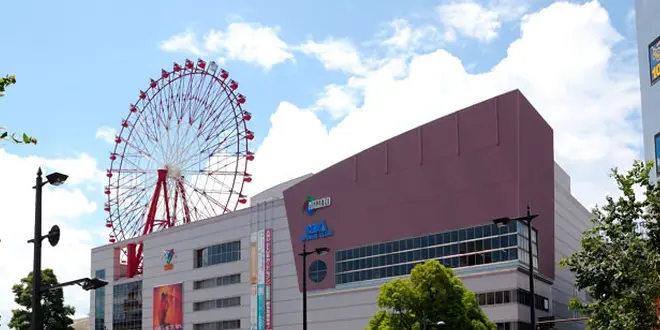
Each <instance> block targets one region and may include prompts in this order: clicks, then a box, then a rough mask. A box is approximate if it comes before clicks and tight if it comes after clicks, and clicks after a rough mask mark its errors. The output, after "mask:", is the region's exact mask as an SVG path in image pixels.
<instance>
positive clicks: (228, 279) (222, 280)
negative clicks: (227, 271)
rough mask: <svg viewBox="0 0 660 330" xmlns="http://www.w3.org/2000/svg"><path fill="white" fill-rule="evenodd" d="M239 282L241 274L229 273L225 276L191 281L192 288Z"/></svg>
mask: <svg viewBox="0 0 660 330" xmlns="http://www.w3.org/2000/svg"><path fill="white" fill-rule="evenodd" d="M238 283H241V274H231V275H226V276H220V277H214V278H208V279H205V280H200V281H195V282H193V290H200V289H209V288H215V287H218V286H224V285H230V284H238Z"/></svg>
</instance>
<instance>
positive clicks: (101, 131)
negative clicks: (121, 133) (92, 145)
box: [96, 126, 117, 144]
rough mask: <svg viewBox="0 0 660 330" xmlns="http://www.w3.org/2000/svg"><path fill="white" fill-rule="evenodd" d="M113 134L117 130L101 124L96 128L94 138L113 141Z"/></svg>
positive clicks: (115, 133) (112, 142) (111, 142)
mask: <svg viewBox="0 0 660 330" xmlns="http://www.w3.org/2000/svg"><path fill="white" fill-rule="evenodd" d="M115 135H117V130H116V129H114V128H112V127H107V126H103V127H99V128H98V129H97V130H96V138H97V139H101V140H103V141H105V142H108V143H110V144H114V143H115Z"/></svg>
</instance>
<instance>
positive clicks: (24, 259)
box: [0, 149, 107, 329]
mask: <svg viewBox="0 0 660 330" xmlns="http://www.w3.org/2000/svg"><path fill="white" fill-rule="evenodd" d="M40 166H41V167H42V169H43V172H44V175H45V174H47V173H51V172H54V171H58V172H62V173H66V174H69V175H70V177H69V179H68V180H67V182H66V183H65V184H64V185H62V186H59V187H51V186H49V185H46V186H44V192H43V232H44V234H45V233H46V232H48V230H49V229H50V227H51V226H52V225H54V224H57V225H59V226H60V228H61V232H62V238H61V240H60V242H59V244H58V245H57V246H56V247H51V246H50V245H49V244H48V243H47V242H45V244H44V246H43V259H42V267H43V268H52V269H53V270H54V271H55V274H56V275H57V277H58V279H59V280H60V281H62V282H63V281H68V280H73V279H77V278H81V277H87V276H89V271H90V249H91V248H92V247H93V246H94V245H95V244H94V243H95V242H97V240H98V237H96V236H95V235H92V234H90V233H89V232H87V230H85V229H81V226H82V225H83V223H84V222H83V221H81V220H83V219H84V218H85V217H86V216H89V215H90V214H91V213H92V212H94V211H95V210H96V209H97V205H96V204H95V203H94V202H93V201H91V200H89V199H88V198H87V197H86V196H85V195H84V194H83V192H82V191H81V187H87V186H88V185H93V186H96V187H100V186H101V185H102V178H103V173H102V172H101V171H100V170H99V169H98V168H97V164H96V161H94V159H93V158H91V157H90V156H88V155H85V154H83V155H79V156H78V157H75V158H58V159H44V158H39V157H34V156H30V157H20V156H16V155H13V154H11V153H8V152H7V151H5V150H3V149H0V173H5V174H10V175H5V176H4V177H3V186H4V187H5V188H6V189H2V190H0V200H2V202H3V204H2V205H3V207H2V219H3V221H0V239H1V240H2V241H1V243H0V259H1V260H2V263H3V265H4V267H3V268H2V271H0V314H1V315H2V327H0V329H7V328H6V324H7V323H9V320H10V319H11V309H12V308H16V306H15V304H14V301H13V299H14V296H13V294H12V292H11V287H12V285H13V284H15V283H17V282H18V281H19V280H20V279H21V278H22V277H24V276H26V275H27V274H28V273H29V272H30V271H32V245H31V244H28V243H27V240H28V239H30V238H32V236H33V234H34V232H33V230H34V198H35V197H34V189H32V186H33V185H34V180H35V177H36V172H37V169H38V168H39V167H40ZM98 223H99V224H100V223H101V222H98ZM85 224H88V222H85ZM106 237H107V236H106ZM64 295H65V301H66V303H67V304H70V305H74V306H75V307H76V315H77V316H79V317H83V316H85V315H86V313H87V312H88V310H89V293H88V292H85V291H83V290H82V289H80V288H79V287H68V288H65V289H64Z"/></svg>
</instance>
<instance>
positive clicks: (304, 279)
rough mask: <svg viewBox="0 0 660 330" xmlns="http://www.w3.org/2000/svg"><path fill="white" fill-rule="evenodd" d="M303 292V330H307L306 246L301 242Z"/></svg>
mask: <svg viewBox="0 0 660 330" xmlns="http://www.w3.org/2000/svg"><path fill="white" fill-rule="evenodd" d="M302 277H303V278H302V281H303V285H302V288H303V289H302V290H303V307H302V308H303V330H307V244H306V243H304V242H303V252H302Z"/></svg>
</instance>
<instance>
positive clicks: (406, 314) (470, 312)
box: [365, 260, 496, 330]
mask: <svg viewBox="0 0 660 330" xmlns="http://www.w3.org/2000/svg"><path fill="white" fill-rule="evenodd" d="M378 308H379V310H378V312H376V314H375V315H374V316H373V317H372V318H371V320H370V321H369V326H368V327H367V328H366V329H365V330H404V329H405V330H423V329H428V330H432V329H439V330H442V329H447V330H450V329H451V330H494V329H496V326H495V324H494V323H492V322H490V321H489V320H488V317H487V316H486V314H484V312H483V311H482V310H481V308H479V305H478V304H477V300H476V298H475V296H474V294H473V293H472V292H470V291H468V290H467V289H466V288H465V286H463V283H462V282H461V280H460V279H459V278H457V277H455V275H454V271H453V270H451V269H449V268H446V267H445V266H443V265H442V264H440V262H438V261H437V260H429V261H427V262H425V263H423V264H420V265H417V266H416V267H415V268H414V269H413V270H412V273H411V274H410V278H407V279H395V280H393V281H391V282H389V283H387V284H385V285H383V286H382V287H381V288H380V295H379V296H378ZM438 322H444V324H443V325H437V324H438Z"/></svg>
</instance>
